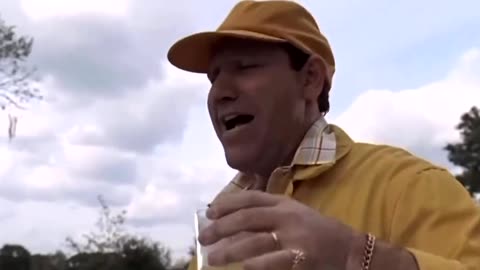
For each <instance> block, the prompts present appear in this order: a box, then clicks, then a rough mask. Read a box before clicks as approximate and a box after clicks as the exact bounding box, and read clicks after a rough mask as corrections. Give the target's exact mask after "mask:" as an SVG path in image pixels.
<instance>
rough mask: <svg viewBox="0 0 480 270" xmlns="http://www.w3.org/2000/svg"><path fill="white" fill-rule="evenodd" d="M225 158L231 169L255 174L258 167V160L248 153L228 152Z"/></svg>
mask: <svg viewBox="0 0 480 270" xmlns="http://www.w3.org/2000/svg"><path fill="white" fill-rule="evenodd" d="M225 158H226V160H227V164H228V166H230V168H232V169H234V170H238V171H241V172H254V171H256V167H257V166H258V158H257V157H255V156H254V155H247V154H246V153H229V152H228V151H226V152H225Z"/></svg>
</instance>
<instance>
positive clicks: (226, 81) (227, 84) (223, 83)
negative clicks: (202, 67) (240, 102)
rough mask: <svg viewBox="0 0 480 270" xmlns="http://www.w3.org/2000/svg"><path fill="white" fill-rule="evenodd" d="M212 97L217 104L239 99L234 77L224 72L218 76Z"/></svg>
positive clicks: (212, 90)
mask: <svg viewBox="0 0 480 270" xmlns="http://www.w3.org/2000/svg"><path fill="white" fill-rule="evenodd" d="M210 91H211V93H210V94H211V95H212V98H213V99H214V100H215V101H216V102H221V103H223V102H229V101H234V100H235V99H237V97H238V91H237V87H236V86H235V80H234V77H233V76H232V75H231V74H228V73H226V72H222V73H221V74H218V76H217V78H216V79H215V82H214V83H213V85H212V89H211V90H210Z"/></svg>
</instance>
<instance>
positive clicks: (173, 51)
mask: <svg viewBox="0 0 480 270" xmlns="http://www.w3.org/2000/svg"><path fill="white" fill-rule="evenodd" d="M232 37H234V38H242V39H251V40H258V41H265V42H288V43H290V44H291V45H293V46H295V47H297V48H298V49H300V50H302V51H304V52H305V53H308V54H315V55H318V56H320V57H321V58H322V59H323V61H324V62H325V66H326V68H327V73H328V74H327V76H328V80H329V81H328V83H329V84H330V85H331V83H332V78H333V74H334V72H335V59H334V56H333V52H332V50H331V48H330V44H329V42H328V40H327V38H326V37H325V36H324V35H323V34H322V33H321V32H320V29H319V27H318V25H317V23H316V22H315V19H314V18H313V16H312V15H311V14H310V13H309V12H308V11H307V10H306V9H305V8H304V7H303V6H301V5H300V4H298V3H296V2H293V1H288V0H271V1H268V0H267V1H258V0H257V1H255V0H243V1H240V2H239V3H237V4H236V5H235V6H234V7H233V8H232V10H231V11H230V13H229V14H228V16H227V18H226V19H225V20H224V21H223V22H222V24H221V25H220V26H219V27H218V28H217V30H216V31H212V32H201V33H196V34H193V35H190V36H187V37H184V38H182V39H180V40H178V41H177V42H176V43H174V44H173V45H172V47H171V48H170V49H169V51H168V54H167V58H168V60H169V61H170V63H172V64H173V65H174V66H176V67H178V68H180V69H183V70H186V71H190V72H196V73H207V70H208V67H209V65H210V61H211V59H212V57H213V56H214V53H215V51H214V48H215V45H216V44H217V43H218V42H219V41H220V40H222V39H224V38H232Z"/></svg>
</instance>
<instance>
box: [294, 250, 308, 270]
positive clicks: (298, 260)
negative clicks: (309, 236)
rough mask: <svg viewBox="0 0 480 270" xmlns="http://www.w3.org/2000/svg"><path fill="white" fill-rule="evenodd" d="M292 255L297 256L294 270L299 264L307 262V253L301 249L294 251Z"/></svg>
mask: <svg viewBox="0 0 480 270" xmlns="http://www.w3.org/2000/svg"><path fill="white" fill-rule="evenodd" d="M292 253H293V255H295V257H294V258H293V264H292V269H295V267H297V265H298V264H299V263H301V262H303V261H305V259H306V257H305V253H304V252H303V251H301V250H299V249H292Z"/></svg>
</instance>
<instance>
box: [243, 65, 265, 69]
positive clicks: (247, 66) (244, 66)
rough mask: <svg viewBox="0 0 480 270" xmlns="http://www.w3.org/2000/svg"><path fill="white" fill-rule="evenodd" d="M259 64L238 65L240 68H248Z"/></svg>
mask: <svg viewBox="0 0 480 270" xmlns="http://www.w3.org/2000/svg"><path fill="white" fill-rule="evenodd" d="M259 66H260V65H258V64H242V65H240V69H250V68H256V67H259Z"/></svg>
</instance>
